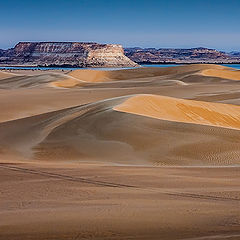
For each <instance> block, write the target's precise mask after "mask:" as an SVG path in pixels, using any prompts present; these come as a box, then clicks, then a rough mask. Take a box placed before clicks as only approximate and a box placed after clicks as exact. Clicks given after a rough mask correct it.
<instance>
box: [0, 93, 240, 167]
mask: <svg viewBox="0 0 240 240" xmlns="http://www.w3.org/2000/svg"><path fill="white" fill-rule="evenodd" d="M166 106H167V107H166ZM163 107H164V108H165V110H164V109H162V108H163ZM119 111H121V112H119ZM132 113H134V114H132ZM210 113H211V114H210ZM239 113H240V107H238V106H231V105H225V104H215V103H205V102H197V101H191V100H182V99H174V98H168V97H161V96H154V95H135V96H126V97H119V98H115V99H109V100H105V101H100V102H97V103H93V104H86V105H83V106H79V107H74V108H70V109H65V110H61V111H57V112H51V113H48V114H42V115H39V116H34V117H30V118H25V119H20V120H16V121H10V122H6V123H1V124H0V131H1V138H0V146H1V149H2V152H3V153H4V154H9V153H11V154H20V155H22V156H24V157H26V158H36V159H42V160H48V161H49V160H57V161H59V160H65V161H70V160H76V161H93V162H95V161H102V162H109V163H122V164H147V165H149V164H150V165H152V164H157V165H231V164H238V162H239V161H238V156H239V153H240V152H239V141H240V131H238V130H234V129H227V128H239V127H240V124H239ZM206 125H209V126H206ZM16 126H17V128H16ZM216 126H218V127H216ZM225 127H227V128H225ZM197 149H198V150H197Z"/></svg>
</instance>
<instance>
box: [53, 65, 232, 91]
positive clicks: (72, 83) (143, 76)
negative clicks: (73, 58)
mask: <svg viewBox="0 0 240 240" xmlns="http://www.w3.org/2000/svg"><path fill="white" fill-rule="evenodd" d="M205 71H210V72H211V71H216V72H217V71H226V72H229V71H232V69H231V68H227V67H223V66H219V65H209V64H197V65H187V66H185V65H183V66H177V67H170V68H169V67H166V68H155V67H142V68H134V69H124V70H107V71H104V70H88V69H84V70H74V71H71V72H70V73H68V76H70V77H71V78H66V79H65V80H64V81H57V82H54V83H53V85H55V86H58V87H66V88H71V87H83V86H89V85H90V86H91V87H96V86H97V87H99V86H105V87H111V86H112V87H116V86H117V85H118V84H119V82H121V83H122V85H121V86H122V87H129V86H134V87H139V86H144V84H145V86H146V85H149V84H150V83H153V84H162V85H166V84H167V85H170V84H182V85H184V84H187V83H188V82H191V81H194V82H202V81H207V80H209V79H208V78H207V77H214V79H212V78H211V79H210V80H211V81H219V80H218V79H217V77H219V78H220V76H217V75H216V76H215V75H213V74H212V75H211V74H209V75H208V74H205ZM200 76H201V77H200ZM189 77H191V79H190V80H189ZM222 78H224V75H222ZM193 79H194V80H193ZM226 79H230V78H229V77H227V78H226ZM116 82H118V83H116ZM136 82H138V83H139V84H138V85H136ZM109 83H110V84H109Z"/></svg>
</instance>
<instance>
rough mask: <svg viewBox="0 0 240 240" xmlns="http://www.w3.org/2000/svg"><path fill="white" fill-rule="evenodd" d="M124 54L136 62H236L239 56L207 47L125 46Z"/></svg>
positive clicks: (239, 58)
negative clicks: (157, 47)
mask: <svg viewBox="0 0 240 240" xmlns="http://www.w3.org/2000/svg"><path fill="white" fill-rule="evenodd" d="M125 54H126V56H127V57H129V58H130V59H131V60H133V61H134V62H137V63H236V62H240V57H238V56H237V55H236V54H235V55H231V54H228V53H225V52H220V51H217V50H215V49H208V48H201V47H200V48H191V49H174V48H160V49H156V48H126V49H125Z"/></svg>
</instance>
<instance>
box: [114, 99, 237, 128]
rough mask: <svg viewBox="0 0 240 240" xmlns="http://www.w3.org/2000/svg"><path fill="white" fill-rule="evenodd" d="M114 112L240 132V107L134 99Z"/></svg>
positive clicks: (127, 101)
mask: <svg viewBox="0 0 240 240" xmlns="http://www.w3.org/2000/svg"><path fill="white" fill-rule="evenodd" d="M114 110H117V111H120V112H126V113H133V114H138V115H142V116H146V117H153V118H157V119H163V120H169V121H176V122H185V123H195V124H203V125H210V126H218V127H228V128H236V129H239V128H240V107H239V106H234V105H230V104H220V103H207V102H201V101H192V100H184V99H176V98H169V97H163V96H156V95H137V96H133V97H130V98H128V99H127V100H126V101H124V102H123V103H121V104H120V105H118V106H116V107H114Z"/></svg>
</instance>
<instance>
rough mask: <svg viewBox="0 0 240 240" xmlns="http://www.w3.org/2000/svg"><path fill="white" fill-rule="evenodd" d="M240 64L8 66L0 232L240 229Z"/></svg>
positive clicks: (217, 232)
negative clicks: (63, 68) (234, 66)
mask: <svg viewBox="0 0 240 240" xmlns="http://www.w3.org/2000/svg"><path fill="white" fill-rule="evenodd" d="M239 105H240V71H237V70H234V69H231V68H227V67H223V66H218V65H206V64H205V65H186V66H178V67H169V68H154V67H153V68H137V69H128V70H117V71H98V70H75V71H71V72H67V71H63V72H62V71H40V70H39V71H30V70H18V71H17V70H11V71H7V70H5V71H3V70H2V71H0V239H1V240H8V239H11V240H19V239H20V240H22V239H23V240H30V239H36V240H40V239H41V240H45V239H49V240H50V239H51V240H65V239H66V240H68V239H71V240H78V239H93V240H100V239H105V240H115V239H125V240H126V239H134V240H135V239H136V240H142V239H144V240H145V239H146V240H151V239H156V240H157V239H185V240H186V239H188V240H190V239H191V240H205V239H231V240H232V239H240V165H239V163H240V160H239V156H240V147H239V146H240V106H239Z"/></svg>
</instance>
